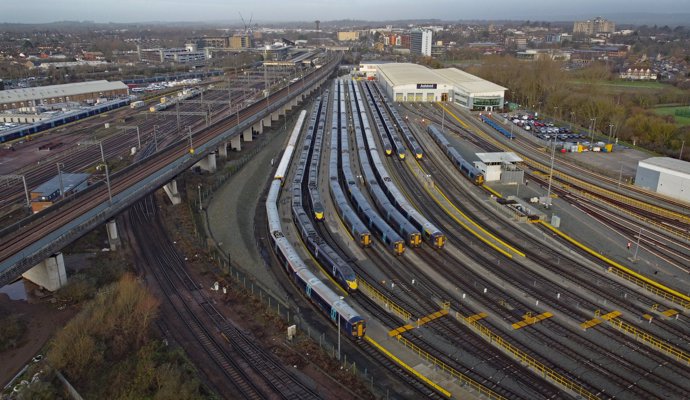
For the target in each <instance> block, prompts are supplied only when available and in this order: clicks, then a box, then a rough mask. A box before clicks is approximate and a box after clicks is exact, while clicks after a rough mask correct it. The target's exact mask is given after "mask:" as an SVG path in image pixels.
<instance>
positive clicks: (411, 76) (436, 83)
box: [360, 63, 508, 111]
mask: <svg viewBox="0 0 690 400" xmlns="http://www.w3.org/2000/svg"><path fill="white" fill-rule="evenodd" d="M375 68H376V78H377V80H378V81H379V84H380V85H381V88H382V89H383V90H384V91H385V92H386V94H387V95H388V97H389V98H390V99H392V100H393V101H396V102H432V101H450V102H454V103H456V104H458V105H460V106H461V107H464V108H468V109H470V110H480V111H493V110H496V109H501V108H503V103H504V99H505V91H506V90H508V89H506V88H504V87H503V86H499V85H497V84H495V83H492V82H489V81H487V80H484V79H482V78H479V77H477V76H474V75H472V74H468V73H467V72H465V71H461V70H459V69H457V68H444V69H429V68H426V67H423V66H421V65H418V64H410V63H390V64H375ZM362 69H364V70H371V69H373V66H372V65H364V64H363V65H360V70H362Z"/></svg>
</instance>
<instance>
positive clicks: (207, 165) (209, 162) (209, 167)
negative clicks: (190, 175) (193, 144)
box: [194, 153, 216, 173]
mask: <svg viewBox="0 0 690 400" xmlns="http://www.w3.org/2000/svg"><path fill="white" fill-rule="evenodd" d="M194 166H195V167H197V166H198V167H199V168H201V169H202V170H204V171H206V172H210V173H214V172H216V153H211V154H209V155H207V156H206V157H204V158H202V159H201V160H199V162H198V163H196V164H194Z"/></svg>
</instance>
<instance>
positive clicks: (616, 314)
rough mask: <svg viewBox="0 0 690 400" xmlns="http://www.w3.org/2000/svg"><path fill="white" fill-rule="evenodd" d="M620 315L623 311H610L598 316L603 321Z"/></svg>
mask: <svg viewBox="0 0 690 400" xmlns="http://www.w3.org/2000/svg"><path fill="white" fill-rule="evenodd" d="M621 315H623V313H622V312H620V311H611V312H610V313H608V314H604V315H602V316H601V317H600V318H601V319H603V320H604V321H610V320H612V319H614V318H617V317H620V316H621Z"/></svg>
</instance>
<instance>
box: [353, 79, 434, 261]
mask: <svg viewBox="0 0 690 400" xmlns="http://www.w3.org/2000/svg"><path fill="white" fill-rule="evenodd" d="M352 88H353V89H354V94H355V96H356V97H357V103H356V104H357V108H358V110H357V111H358V114H359V115H361V117H360V118H361V120H362V121H363V124H364V126H365V127H366V126H368V125H369V124H368V122H367V121H366V119H367V117H366V112H365V110H364V108H363V104H362V101H361V97H360V91H359V88H358V86H357V84H356V83H354V82H353V83H352ZM372 115H373V117H374V120H375V121H376V124H377V126H380V125H381V121H380V118H379V116H380V113H372ZM379 129H380V128H379ZM364 139H365V146H366V147H367V150H368V154H369V159H370V162H371V165H372V166H373V172H374V175H375V176H376V179H377V180H378V182H379V184H380V185H381V188H382V189H383V190H384V192H385V193H386V195H387V196H388V198H389V199H390V200H391V202H393V204H394V205H395V207H396V208H397V210H398V211H400V212H401V213H402V215H403V216H405V218H407V220H408V221H410V222H411V223H412V225H414V226H415V227H416V228H417V229H418V230H420V231H421V232H422V236H423V238H424V240H426V241H427V242H428V243H430V244H431V245H432V246H433V247H435V248H437V249H440V248H443V246H444V245H445V242H446V235H445V234H444V233H443V232H441V230H440V229H438V228H437V227H436V226H435V225H434V224H432V223H431V222H430V221H429V220H428V219H427V218H426V217H424V216H423V215H422V214H421V213H419V211H417V209H416V208H414V207H413V206H412V205H411V204H410V203H409V202H408V201H407V199H406V198H405V196H404V195H403V194H402V193H401V192H400V190H399V189H398V187H397V186H396V185H395V183H393V180H392V179H391V177H390V175H388V171H387V170H386V167H385V166H384V165H383V161H382V160H381V158H380V157H379V153H378V151H377V149H376V144H375V142H374V136H373V134H372V133H371V129H367V128H365V129H364Z"/></svg>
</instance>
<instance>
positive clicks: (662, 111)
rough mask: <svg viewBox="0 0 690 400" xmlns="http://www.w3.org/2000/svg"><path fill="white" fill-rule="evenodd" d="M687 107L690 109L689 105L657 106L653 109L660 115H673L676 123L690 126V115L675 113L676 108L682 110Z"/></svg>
mask: <svg viewBox="0 0 690 400" xmlns="http://www.w3.org/2000/svg"><path fill="white" fill-rule="evenodd" d="M681 109H685V110H688V109H690V108H689V107H688V106H682V107H655V108H653V109H652V110H654V112H655V113H656V114H658V115H664V116H665V115H671V116H673V118H675V120H676V124H677V125H680V126H688V125H690V117H679V116H677V115H675V112H676V110H681Z"/></svg>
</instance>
